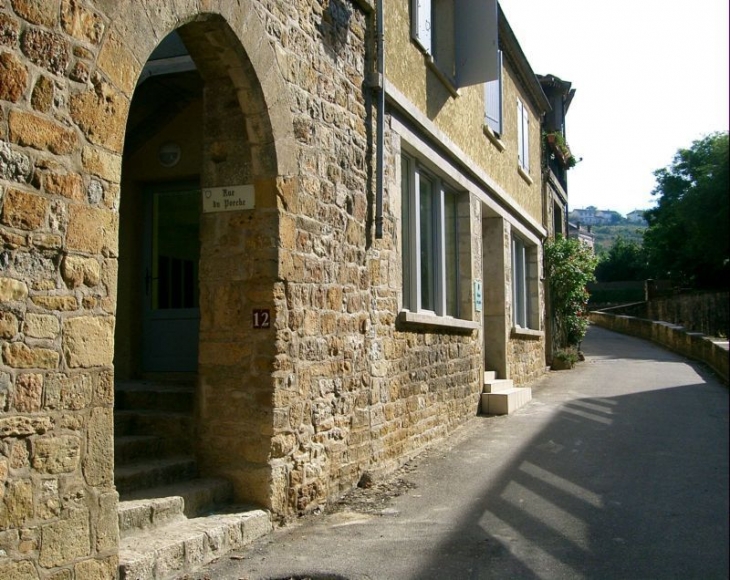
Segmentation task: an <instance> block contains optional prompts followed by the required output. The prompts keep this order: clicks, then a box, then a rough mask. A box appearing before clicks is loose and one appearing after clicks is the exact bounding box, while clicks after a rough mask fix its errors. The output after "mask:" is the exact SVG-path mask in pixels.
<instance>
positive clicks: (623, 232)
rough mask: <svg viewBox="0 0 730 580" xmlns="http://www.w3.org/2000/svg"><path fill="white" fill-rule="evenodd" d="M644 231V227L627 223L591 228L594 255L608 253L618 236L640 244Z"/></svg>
mask: <svg viewBox="0 0 730 580" xmlns="http://www.w3.org/2000/svg"><path fill="white" fill-rule="evenodd" d="M645 229H646V226H645V225H639V224H627V223H623V224H617V225H612V226H592V227H591V233H592V234H593V237H594V238H595V249H596V254H600V253H601V252H604V251H608V250H609V249H610V248H611V246H612V245H613V242H614V240H615V239H616V238H617V237H619V236H621V237H622V238H623V239H624V240H628V241H632V242H636V243H637V244H642V243H643V241H644V238H643V236H644V230H645Z"/></svg>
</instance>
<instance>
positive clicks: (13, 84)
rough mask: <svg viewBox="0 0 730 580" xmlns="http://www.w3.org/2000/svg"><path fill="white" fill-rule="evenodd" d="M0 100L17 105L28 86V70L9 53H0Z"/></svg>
mask: <svg viewBox="0 0 730 580" xmlns="http://www.w3.org/2000/svg"><path fill="white" fill-rule="evenodd" d="M0 78H2V79H3V82H2V84H0V100H1V101H10V102H11V103H17V102H18V101H19V100H20V99H21V97H22V96H23V94H24V93H25V89H26V88H27V86H28V69H26V68H25V66H23V64H22V63H21V62H20V61H19V60H18V59H17V58H16V57H15V55H13V53H11V52H2V53H0Z"/></svg>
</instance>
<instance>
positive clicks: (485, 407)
mask: <svg viewBox="0 0 730 580" xmlns="http://www.w3.org/2000/svg"><path fill="white" fill-rule="evenodd" d="M531 400H532V389H531V388H530V387H514V388H511V389H505V390H503V391H499V392H497V393H483V394H482V413H484V414H486V415H509V414H510V413H514V412H515V411H516V410H517V409H519V408H520V407H523V406H524V405H526V404H527V403H529V402H530V401H531Z"/></svg>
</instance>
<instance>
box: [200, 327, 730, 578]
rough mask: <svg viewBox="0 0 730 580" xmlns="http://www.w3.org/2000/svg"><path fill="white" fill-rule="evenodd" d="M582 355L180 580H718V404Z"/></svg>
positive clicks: (645, 350)
mask: <svg viewBox="0 0 730 580" xmlns="http://www.w3.org/2000/svg"><path fill="white" fill-rule="evenodd" d="M583 349H584V351H585V353H586V361H585V362H583V363H579V365H578V366H577V367H576V369H574V370H572V371H560V372H551V373H549V375H548V376H546V377H545V378H543V379H541V380H540V381H538V382H537V383H535V384H533V388H534V399H533V401H532V402H531V403H530V404H529V405H527V406H526V407H524V408H523V409H521V410H520V411H518V412H517V413H516V414H514V415H511V416H508V417H476V418H474V419H473V420H471V421H470V422H469V423H468V424H467V425H465V426H464V427H463V428H461V429H459V430H458V431H457V432H456V433H455V434H454V436H452V437H451V438H450V439H449V440H448V441H447V442H445V443H444V444H442V445H440V446H438V447H436V448H433V449H431V450H430V451H428V452H427V453H425V454H423V455H422V456H419V458H418V459H417V460H416V461H413V462H411V463H410V464H409V465H407V466H406V467H405V468H404V469H403V470H401V471H399V472H398V473H397V474H395V476H394V478H392V479H391V480H389V481H388V482H387V483H386V484H383V485H379V486H375V487H373V488H372V489H370V490H357V492H356V493H355V494H353V495H352V496H350V497H349V498H347V499H346V500H344V501H343V502H342V503H341V504H340V505H339V506H338V507H337V509H336V510H335V511H334V512H333V513H326V514H324V515H321V516H318V517H307V518H304V519H302V520H301V521H299V522H298V523H297V524H295V525H293V526H290V527H287V528H283V529H280V530H277V531H276V532H275V533H274V534H272V535H271V536H268V537H266V538H263V539H261V540H259V541H258V542H256V543H255V544H253V545H252V546H250V547H249V548H247V549H246V550H244V551H241V552H238V553H236V554H234V555H233V556H232V557H226V558H223V559H221V560H219V561H217V562H215V563H214V564H213V565H211V566H209V567H207V568H206V569H204V570H203V571H202V572H201V573H200V574H199V575H197V576H195V578H198V579H203V578H208V579H211V580H227V579H231V580H238V579H250V580H260V579H280V578H286V579H289V578H296V579H297V580H299V579H301V578H312V579H315V580H316V579H320V580H321V579H328V580H344V579H350V580H363V579H373V580H390V579H393V580H396V579H397V580H410V579H412V580H416V579H418V580H431V579H433V580H436V579H438V580H442V579H457V580H461V579H487V578H494V579H536V578H540V579H560V580H563V579H572V578H587V579H591V580H592V579H603V578H605V579H611V580H616V579H639V578H641V579H657V580H664V579H670V578H677V579H679V578H681V579H683V580H687V579H702V580H712V579H721V578H724V579H726V578H728V573H729V566H728V557H729V556H728V453H729V449H728V389H727V388H726V387H725V386H723V385H722V384H720V383H719V382H718V381H717V380H716V378H715V377H714V375H712V374H711V373H710V372H708V371H707V370H706V369H705V368H704V367H702V366H701V365H698V364H695V363H692V362H690V361H688V360H687V359H684V358H682V357H679V356H676V355H674V354H672V353H669V352H667V351H665V350H662V349H660V348H658V347H655V346H653V345H652V344H650V343H648V342H645V341H641V340H638V339H633V338H630V337H627V336H623V335H619V334H615V333H612V332H609V331H607V330H603V329H600V328H596V327H591V329H590V330H589V333H588V336H587V337H586V340H585V342H584V343H583ZM397 494H400V495H397ZM394 496H396V497H394Z"/></svg>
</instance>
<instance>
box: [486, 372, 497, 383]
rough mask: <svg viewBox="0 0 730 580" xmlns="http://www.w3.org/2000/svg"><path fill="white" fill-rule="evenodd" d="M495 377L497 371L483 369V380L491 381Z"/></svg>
mask: <svg viewBox="0 0 730 580" xmlns="http://www.w3.org/2000/svg"><path fill="white" fill-rule="evenodd" d="M496 378H497V371H484V382H485V383H486V382H487V381H493V380H494V379H496Z"/></svg>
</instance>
